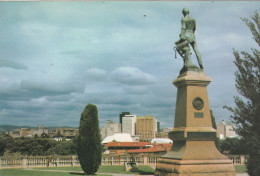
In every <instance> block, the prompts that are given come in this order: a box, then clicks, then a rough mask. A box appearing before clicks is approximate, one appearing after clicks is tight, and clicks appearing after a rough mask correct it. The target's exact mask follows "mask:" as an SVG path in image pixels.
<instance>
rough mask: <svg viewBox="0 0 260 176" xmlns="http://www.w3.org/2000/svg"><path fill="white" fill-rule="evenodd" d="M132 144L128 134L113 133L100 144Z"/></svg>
mask: <svg viewBox="0 0 260 176" xmlns="http://www.w3.org/2000/svg"><path fill="white" fill-rule="evenodd" d="M115 141H116V142H133V139H132V138H131V136H130V134H128V133H115V134H113V135H112V136H107V137H106V138H105V139H104V140H103V141H102V142H101V143H102V144H107V143H110V142H115Z"/></svg>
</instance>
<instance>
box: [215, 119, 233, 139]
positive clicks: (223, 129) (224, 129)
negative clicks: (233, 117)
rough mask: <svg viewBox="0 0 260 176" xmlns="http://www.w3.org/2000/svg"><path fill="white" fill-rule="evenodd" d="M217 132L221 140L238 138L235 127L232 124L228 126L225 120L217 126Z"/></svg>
mask: <svg viewBox="0 0 260 176" xmlns="http://www.w3.org/2000/svg"><path fill="white" fill-rule="evenodd" d="M217 131H218V134H219V138H220V139H225V138H228V137H230V138H232V137H237V134H236V132H235V129H234V127H233V126H232V125H231V124H226V123H225V121H224V120H222V121H221V122H220V123H218V124H217Z"/></svg>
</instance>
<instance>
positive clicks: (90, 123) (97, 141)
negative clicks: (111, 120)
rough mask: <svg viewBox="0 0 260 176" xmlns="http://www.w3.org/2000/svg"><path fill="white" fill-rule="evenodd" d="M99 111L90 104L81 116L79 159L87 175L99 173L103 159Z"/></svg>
mask: <svg viewBox="0 0 260 176" xmlns="http://www.w3.org/2000/svg"><path fill="white" fill-rule="evenodd" d="M101 152H102V146H101V137H100V130H99V121H98V110H97V107H96V106H95V105H93V104H88V105H87V106H86V107H85V109H84V111H83V112H82V114H81V118H80V126H79V136H78V158H79V162H80V165H81V168H82V170H83V171H84V172H85V173H86V174H94V173H96V172H97V170H98V168H99V165H100V164H101V157H102V153H101Z"/></svg>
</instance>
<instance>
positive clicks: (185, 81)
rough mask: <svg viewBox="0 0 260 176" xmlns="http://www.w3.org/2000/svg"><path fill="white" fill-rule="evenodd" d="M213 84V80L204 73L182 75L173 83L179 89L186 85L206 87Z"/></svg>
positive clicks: (190, 72) (194, 72)
mask: <svg viewBox="0 0 260 176" xmlns="http://www.w3.org/2000/svg"><path fill="white" fill-rule="evenodd" d="M210 82H211V78H210V77H208V76H207V75H206V74H205V73H204V72H203V71H187V72H185V73H183V74H180V75H179V76H178V78H177V79H175V80H174V81H173V84H174V85H175V86H176V87H177V88H179V87H182V86H185V85H196V86H204V87H206V86H207V85H208V84H209V83H210Z"/></svg>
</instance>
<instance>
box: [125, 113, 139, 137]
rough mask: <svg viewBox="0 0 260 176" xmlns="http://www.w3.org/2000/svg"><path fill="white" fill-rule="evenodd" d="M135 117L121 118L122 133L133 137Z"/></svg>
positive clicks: (126, 116)
mask: <svg viewBox="0 0 260 176" xmlns="http://www.w3.org/2000/svg"><path fill="white" fill-rule="evenodd" d="M135 123H136V115H125V116H123V117H122V133H129V134H130V135H131V136H134V135H135Z"/></svg>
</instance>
